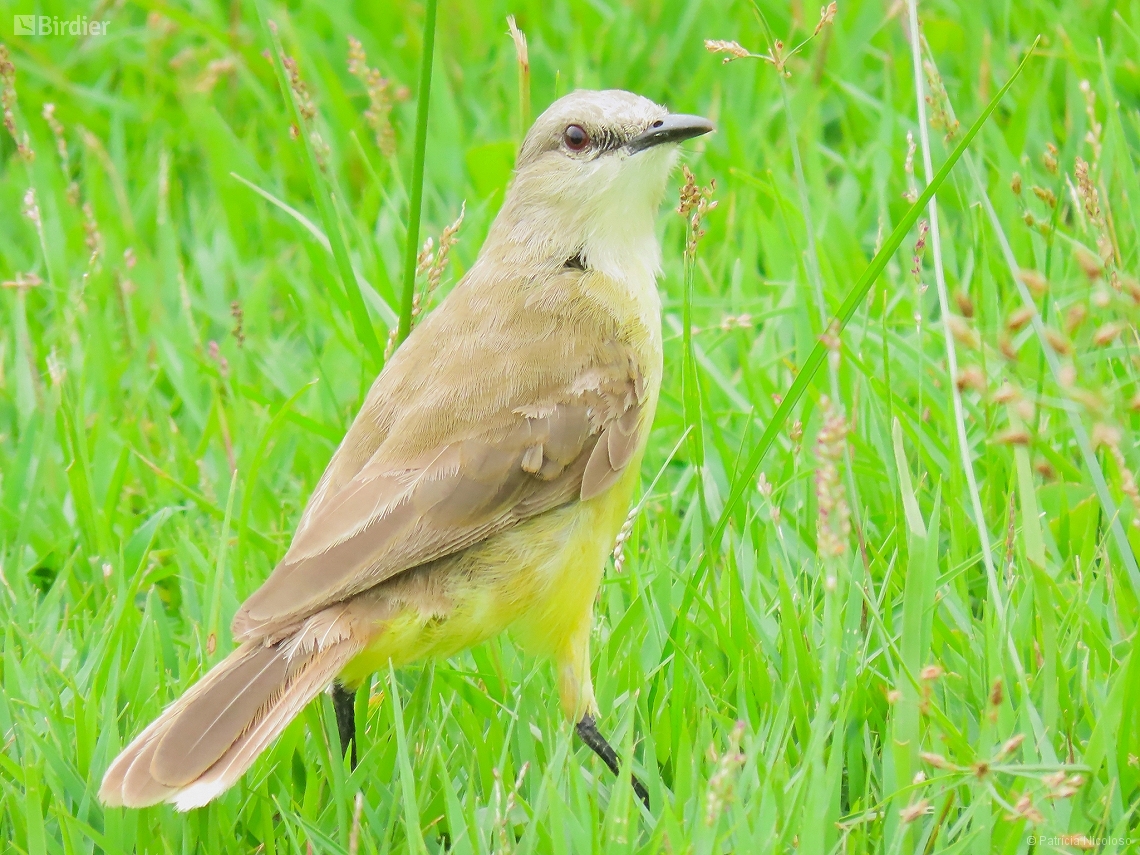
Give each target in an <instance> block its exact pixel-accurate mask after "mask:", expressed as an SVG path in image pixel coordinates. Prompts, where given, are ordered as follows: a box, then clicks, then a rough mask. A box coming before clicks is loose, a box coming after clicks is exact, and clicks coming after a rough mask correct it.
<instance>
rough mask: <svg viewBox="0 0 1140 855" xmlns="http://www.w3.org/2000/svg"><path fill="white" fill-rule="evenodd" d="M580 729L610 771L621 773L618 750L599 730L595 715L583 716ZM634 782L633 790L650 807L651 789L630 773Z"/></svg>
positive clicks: (587, 742) (579, 732)
mask: <svg viewBox="0 0 1140 855" xmlns="http://www.w3.org/2000/svg"><path fill="white" fill-rule="evenodd" d="M575 729H576V730H577V731H578V736H580V737H581V739H582V741H583V742H585V743H586V745H587V746H589V748H590V750H591V751H593V752H594V753H595V754H597V755H598V756H599V757H601V758H602V762H603V763H605V764H606V765H607V766H609V767H610V771H611V772H613V773H614V774H615V775H617V774H618V773H619V767H618V757H617V752H616V751H614V749H613V746H612V745H610V744H609V743H608V742H606V738H605V737H604V736H602V735H601V734H600V733H599V732H598V725H597V723H596V722H595V721H594V717H593V716H592V715H590V714H589V713H587V714H586V715H584V716H582V720H581V721H579V722H578V725H577V727H576V728H575ZM630 778H631V779H632V783H633V791H634V792H635V793H637V797H638V798H639V799H641V800H642V801H643V802H644V803H645V808H646V810H648V809H649V790H647V789H646V788H645V784H643V783H641V781H640V780H638V777H637V775H633V774H631V775H630Z"/></svg>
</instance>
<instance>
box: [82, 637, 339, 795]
mask: <svg viewBox="0 0 1140 855" xmlns="http://www.w3.org/2000/svg"><path fill="white" fill-rule="evenodd" d="M297 641H298V639H297V638H296V637H294V638H290V639H286V640H284V641H281V642H278V643H276V644H266V643H265V642H264V641H262V640H255V641H247V642H246V643H244V644H242V645H241V646H240V647H238V649H237V650H235V651H234V652H233V653H231V654H230V655H229V656H227V657H226V658H225V659H224V660H222V661H221V662H219V663H218V664H217V665H216V666H214V668H212V669H211V670H210V671H209V673H207V674H206V675H205V676H204V677H203V678H202V679H201V680H199V681H198V683H196V684H195V685H194V686H193V687H192V688H191V689H190V690H189V691H188V692H187V693H186V694H185V695H183V696H182V697H181V698H179V699H178V700H177V701H175V702H174V703H173V704H172V705H171V706H169V707H168V708H167V709H166V710H165V711H164V712H163V713H162V715H160V716H159V717H158V718H157V719H156V720H155V721H154V722H153V723H152V724H151V725H150V726H149V727H148V728H147V729H146V730H144V731H143V732H142V733H140V734H139V735H138V736H137V737H136V738H135V740H134V742H132V743H131V744H130V745H128V746H127V747H126V748H125V749H124V750H123V752H122V753H121V754H119V756H118V757H116V758H115V762H113V763H112V764H111V768H109V769H108V770H107V774H106V775H105V776H104V777H103V785H102V786H101V787H100V789H99V798H100V799H101V800H102V801H103V803H104V804H106V805H110V806H120V805H121V806H126V807H145V806H147V805H153V804H157V803H159V802H173V803H174V805H175V807H176V808H177V809H178V810H189V809H191V808H195V807H201V806H202V805H204V804H206V803H207V802H209V801H211V800H212V799H214V798H216V797H217V796H218V795H220V794H221V793H223V792H224V791H225V790H227V789H229V788H230V787H231V786H233V784H234V783H235V782H236V781H237V779H238V778H240V777H241V776H242V774H243V773H244V772H245V771H246V769H248V768H249V767H250V765H251V764H252V763H253V761H254V760H255V759H256V758H257V756H258V755H259V754H260V753H261V752H262V751H264V750H265V748H266V747H267V746H268V745H269V743H270V742H272V741H273V740H274V739H275V738H276V737H277V735H278V734H279V733H281V731H282V730H284V728H285V726H286V725H287V724H288V723H289V722H290V721H292V720H293V718H294V717H296V716H297V714H298V713H300V711H301V710H302V709H303V708H304V706H305V704H307V703H308V702H309V701H310V700H311V699H312V698H313V697H314V696H316V695H317V694H318V693H319V692H321V691H322V690H323V689H324V688H325V687H326V686H328V685H329V683H331V682H332V680H333V679H334V678H335V677H336V675H337V674H338V673H339V672H340V671H341V670H342V669H343V668H344V666H345V665H346V664H347V663H348V661H349V660H350V659H352V657H353V656H355V655H356V654H357V653H359V652H360V650H361V644H360V643H359V642H358V641H357V640H356V639H354V638H352V637H351V636H348V637H341V638H339V639H336V640H335V641H333V642H332V643H329V644H327V645H301V644H298V643H297Z"/></svg>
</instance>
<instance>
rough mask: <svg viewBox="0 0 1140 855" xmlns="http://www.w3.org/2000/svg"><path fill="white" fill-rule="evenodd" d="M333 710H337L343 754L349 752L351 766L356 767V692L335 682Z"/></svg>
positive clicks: (337, 722)
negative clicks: (350, 752)
mask: <svg viewBox="0 0 1140 855" xmlns="http://www.w3.org/2000/svg"><path fill="white" fill-rule="evenodd" d="M332 702H333V710H335V711H336V729H337V732H338V733H339V734H340V750H341V754H348V753H349V750H350V748H351V751H352V754H351V755H350V758H349V763H350V764H351V768H353V769H355V768H356V692H355V691H354V690H352V689H348V688H345V686H344V685H342V684H341V683H339V682H336V683H333V688H332Z"/></svg>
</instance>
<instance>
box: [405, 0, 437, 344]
mask: <svg viewBox="0 0 1140 855" xmlns="http://www.w3.org/2000/svg"><path fill="white" fill-rule="evenodd" d="M435 8H436V0H427V6H426V8H425V10H424V51H423V56H422V57H421V59H420V93H419V97H418V100H417V101H416V148H415V153H414V157H413V160H412V187H411V190H412V199H411V204H410V205H409V207H408V238H407V241H406V242H405V243H404V294H403V299H402V300H401V301H400V324H399V326H398V327H397V328H396V344H397V345H399V344H400V342H402V341H403V340H404V339H406V338H407V337H408V333H410V332H411V331H412V299H413V298H414V297H415V293H416V255H417V253H418V252H419V249H420V211H421V209H422V208H423V201H424V154H425V152H426V150H427V123H428V103H429V101H430V100H431V98H430V95H431V64H432V56H433V55H434V53H435Z"/></svg>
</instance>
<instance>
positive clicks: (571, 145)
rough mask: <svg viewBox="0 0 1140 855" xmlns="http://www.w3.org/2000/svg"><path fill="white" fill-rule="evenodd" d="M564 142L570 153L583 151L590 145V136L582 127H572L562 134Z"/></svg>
mask: <svg viewBox="0 0 1140 855" xmlns="http://www.w3.org/2000/svg"><path fill="white" fill-rule="evenodd" d="M562 142H564V143H566V148H568V149H570V151H581V150H582V149H584V148H585V147H586V146H588V145H589V144H590V135H589V134H588V133H586V129H585V128H583V127H582V126H581V125H570V126H569V127H567V128H566V130H564V131H563V132H562Z"/></svg>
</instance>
